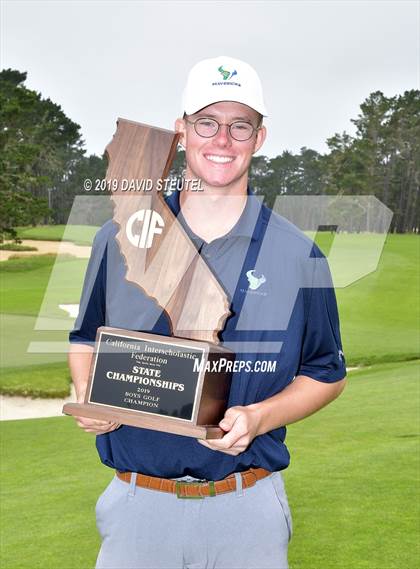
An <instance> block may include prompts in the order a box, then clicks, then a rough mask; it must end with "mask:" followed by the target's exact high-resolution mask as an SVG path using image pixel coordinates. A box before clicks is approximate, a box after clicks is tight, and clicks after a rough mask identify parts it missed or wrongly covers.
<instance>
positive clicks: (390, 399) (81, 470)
mask: <svg viewBox="0 0 420 569" xmlns="http://www.w3.org/2000/svg"><path fill="white" fill-rule="evenodd" d="M418 379H419V378H418V362H405V363H401V364H392V365H391V364H385V365H382V366H376V367H373V368H371V369H366V370H360V371H357V372H353V373H352V374H351V376H350V379H349V384H348V386H347V388H346V390H345V391H344V393H343V395H342V396H341V397H340V398H339V399H338V400H337V401H335V402H334V403H333V404H332V405H330V406H329V407H327V408H325V409H323V410H322V411H320V412H319V413H317V414H316V415H314V416H312V417H309V418H307V419H305V421H302V422H301V423H297V424H295V425H292V426H290V427H289V430H288V436H287V442H288V446H289V449H290V451H291V455H292V462H291V466H290V467H289V468H288V469H287V470H286V471H285V472H284V478H285V481H286V489H287V493H288V496H289V502H290V505H291V509H292V515H293V523H294V537H293V539H292V542H291V546H290V562H291V569H402V568H403V569H417V566H418V564H417V561H418V545H419V542H418V537H417V529H418V514H419V511H418V509H419V506H418V505H419V491H418V478H419V454H418V436H419V413H418V405H417V402H418V396H419V381H418ZM2 431H3V433H2V438H1V441H2V448H1V458H2V460H1V469H2V485H1V500H0V508H1V510H0V514H1V522H2V528H3V539H2V543H1V563H0V564H1V567H4V569H56V568H57V567H61V568H63V569H87V568H89V567H93V566H94V563H95V558H96V555H97V551H98V548H99V538H98V534H97V531H96V527H95V519H94V506H95V502H96V500H97V498H98V496H99V494H100V492H101V491H102V490H103V489H104V488H105V486H106V484H107V482H108V481H109V480H110V479H111V477H112V471H111V470H110V469H108V468H106V467H105V466H102V465H101V464H100V463H99V460H98V458H97V456H96V451H95V448H94V438H93V437H92V436H90V435H88V434H85V433H83V432H82V431H80V430H79V429H78V428H76V426H75V424H74V421H73V419H70V418H68V417H63V418H61V417H59V418H52V419H36V420H25V421H7V422H3V423H2Z"/></svg>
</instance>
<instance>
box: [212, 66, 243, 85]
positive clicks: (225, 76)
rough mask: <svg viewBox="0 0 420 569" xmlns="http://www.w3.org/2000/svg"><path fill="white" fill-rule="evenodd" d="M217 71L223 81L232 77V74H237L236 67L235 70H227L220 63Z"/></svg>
mask: <svg viewBox="0 0 420 569" xmlns="http://www.w3.org/2000/svg"><path fill="white" fill-rule="evenodd" d="M217 71H219V72H220V73H221V74H222V76H223V81H227V80H228V79H232V77H233V76H234V75H238V72H237V71H236V69H235V71H232V72H230V71H227V70H226V69H223V66H222V65H221V66H220V67H219V68H218V70H217Z"/></svg>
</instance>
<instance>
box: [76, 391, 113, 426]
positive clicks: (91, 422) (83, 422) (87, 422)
mask: <svg viewBox="0 0 420 569" xmlns="http://www.w3.org/2000/svg"><path fill="white" fill-rule="evenodd" d="M84 401H85V393H84V391H83V392H81V393H79V394H78V396H77V403H84ZM74 418H75V419H76V423H77V424H78V425H79V427H80V428H81V429H83V430H84V431H85V432H86V433H93V434H95V435H103V434H105V433H110V432H111V431H115V429H118V427H121V424H120V423H117V422H113V421H100V420H99V419H89V418H88V417H76V416H74Z"/></svg>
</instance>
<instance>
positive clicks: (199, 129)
mask: <svg viewBox="0 0 420 569" xmlns="http://www.w3.org/2000/svg"><path fill="white" fill-rule="evenodd" d="M194 127H195V131H196V133H197V134H199V135H200V136H204V137H205V138H210V137H211V136H214V135H215V134H216V132H217V130H218V128H219V124H218V123H217V122H216V121H214V120H213V119H198V120H197V121H196V122H195V124H194Z"/></svg>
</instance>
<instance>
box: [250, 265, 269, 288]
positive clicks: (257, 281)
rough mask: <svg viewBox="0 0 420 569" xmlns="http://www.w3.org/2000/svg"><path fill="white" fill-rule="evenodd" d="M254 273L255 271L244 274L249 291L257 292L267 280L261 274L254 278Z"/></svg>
mask: <svg viewBox="0 0 420 569" xmlns="http://www.w3.org/2000/svg"><path fill="white" fill-rule="evenodd" d="M254 273H255V269H253V270H251V271H248V272H247V273H246V278H247V279H248V282H249V288H250V289H251V290H257V289H258V288H260V286H261V285H262V284H264V283H265V282H266V280H267V279H266V278H265V276H264V275H263V274H262V275H261V276H260V277H256V276H255V274H254Z"/></svg>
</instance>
